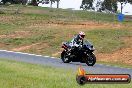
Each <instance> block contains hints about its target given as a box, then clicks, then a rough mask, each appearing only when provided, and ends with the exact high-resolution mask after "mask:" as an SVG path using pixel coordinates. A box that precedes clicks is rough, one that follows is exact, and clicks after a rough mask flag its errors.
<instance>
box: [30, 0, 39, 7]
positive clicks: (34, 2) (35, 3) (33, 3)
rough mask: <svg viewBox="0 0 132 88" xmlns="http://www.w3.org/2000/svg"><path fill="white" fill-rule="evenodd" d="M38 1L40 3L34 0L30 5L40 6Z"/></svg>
mask: <svg viewBox="0 0 132 88" xmlns="http://www.w3.org/2000/svg"><path fill="white" fill-rule="evenodd" d="M37 1H39V0H32V1H31V3H30V5H33V6H38V3H37Z"/></svg>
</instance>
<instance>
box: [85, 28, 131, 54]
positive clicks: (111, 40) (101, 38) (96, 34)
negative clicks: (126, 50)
mask: <svg viewBox="0 0 132 88" xmlns="http://www.w3.org/2000/svg"><path fill="white" fill-rule="evenodd" d="M86 35H87V36H86V38H87V39H90V41H92V42H93V44H94V45H95V47H96V48H97V50H98V52H101V53H110V52H113V51H115V50H118V49H119V48H122V47H125V43H124V42H123V40H121V38H122V37H127V36H132V31H129V30H121V29H119V30H116V29H115V30H111V29H107V30H92V31H87V32H86Z"/></svg>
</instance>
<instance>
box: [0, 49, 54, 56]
mask: <svg viewBox="0 0 132 88" xmlns="http://www.w3.org/2000/svg"><path fill="white" fill-rule="evenodd" d="M0 51H4V52H8V53H16V54H17V53H18V54H25V55H30V56H38V57H49V58H56V57H50V56H43V55H37V54H30V53H23V52H14V51H8V50H0Z"/></svg>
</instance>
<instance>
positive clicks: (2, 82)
mask: <svg viewBox="0 0 132 88" xmlns="http://www.w3.org/2000/svg"><path fill="white" fill-rule="evenodd" d="M76 73H77V71H73V70H72V69H69V70H68V69H64V68H55V67H50V66H41V65H34V64H27V63H22V62H15V61H9V60H4V59H0V88H108V87H109V88H131V86H132V83H130V84H86V85H83V86H80V85H78V84H77V83H76V80H75V79H76V78H75V77H76Z"/></svg>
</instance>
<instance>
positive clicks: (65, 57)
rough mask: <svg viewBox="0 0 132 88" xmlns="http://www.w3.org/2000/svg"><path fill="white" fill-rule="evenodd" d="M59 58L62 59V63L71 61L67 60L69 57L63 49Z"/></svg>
mask: <svg viewBox="0 0 132 88" xmlns="http://www.w3.org/2000/svg"><path fill="white" fill-rule="evenodd" d="M61 59H62V61H63V62H64V63H69V62H71V61H70V60H69V57H68V55H67V53H66V51H63V52H62V53H61Z"/></svg>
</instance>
